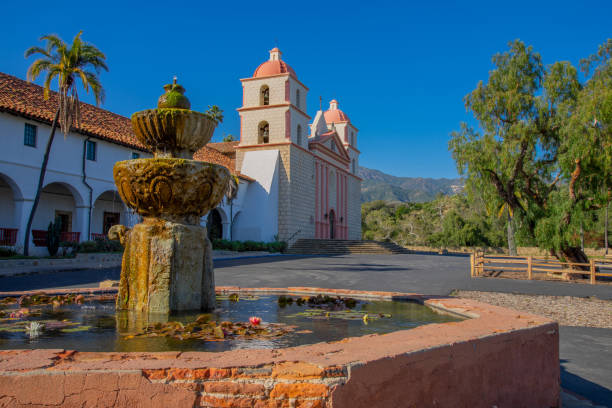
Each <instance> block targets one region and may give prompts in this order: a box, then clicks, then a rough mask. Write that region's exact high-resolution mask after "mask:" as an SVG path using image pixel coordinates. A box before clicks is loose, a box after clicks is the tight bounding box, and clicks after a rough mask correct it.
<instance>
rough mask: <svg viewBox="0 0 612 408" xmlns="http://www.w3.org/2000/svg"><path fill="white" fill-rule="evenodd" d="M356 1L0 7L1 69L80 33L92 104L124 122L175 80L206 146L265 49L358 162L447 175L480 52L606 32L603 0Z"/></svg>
mask: <svg viewBox="0 0 612 408" xmlns="http://www.w3.org/2000/svg"><path fill="white" fill-rule="evenodd" d="M66 3H68V2H66ZM360 3H361V2H354V1H346V2H345V1H335V2H329V1H327V2H317V1H311V2H287V1H284V2H274V1H266V2H259V3H258V2H252V1H251V2H240V1H236V2H225V1H216V2H209V1H206V2H204V1H198V2H187V1H185V2H176V1H175V2H170V1H168V2H164V3H157V2H154V1H148V2H125V1H124V2H116V1H105V2H81V3H80V4H79V5H78V6H77V5H75V4H76V3H75V4H72V5H66V6H63V5H62V4H59V5H58V3H55V2H37V1H31V2H28V3H27V4H26V3H21V2H8V3H5V4H3V6H2V8H3V14H4V15H5V16H11V18H10V19H4V21H3V23H2V24H1V25H0V35H1V38H4V39H5V40H4V41H3V44H2V46H1V47H0V71H2V72H6V73H8V74H11V75H16V76H18V77H20V78H25V73H26V70H27V67H28V65H29V63H31V61H32V60H25V59H24V58H23V52H24V51H25V49H26V48H28V47H29V46H32V45H37V44H38V38H39V37H40V36H41V35H43V34H46V33H56V34H59V35H60V36H61V37H62V38H64V40H66V41H68V40H71V39H72V37H73V36H74V35H75V34H76V33H77V32H78V31H79V30H83V31H84V34H83V38H84V39H85V40H87V41H89V42H91V43H93V44H95V45H96V46H97V47H98V48H100V49H101V50H102V51H104V52H105V53H106V55H107V60H108V65H109V67H110V71H109V72H108V73H103V74H102V76H101V79H102V82H103V85H104V87H105V89H106V101H105V103H104V105H103V106H102V107H103V108H105V109H108V110H111V111H113V112H116V113H119V114H122V115H126V116H129V115H130V114H131V113H132V112H134V111H137V110H141V109H146V108H151V107H154V106H155V103H156V101H157V98H158V96H159V95H160V94H161V93H162V92H163V90H162V86H163V84H165V83H168V82H169V81H170V80H171V78H172V76H173V75H177V76H178V78H179V82H180V83H181V84H182V85H183V86H184V87H185V88H187V96H188V97H189V98H190V100H191V103H192V108H193V109H197V110H205V109H206V107H207V105H210V104H216V105H219V106H220V107H221V108H222V109H223V110H224V111H225V121H224V122H223V124H222V125H220V127H219V128H218V129H217V131H216V133H215V140H219V139H220V138H221V137H222V135H223V134H224V133H231V134H234V135H239V118H238V114H237V112H236V111H235V109H236V108H238V107H239V106H240V104H241V101H242V95H241V92H242V88H241V86H240V82H239V79H240V78H245V77H249V76H251V75H252V74H253V71H254V69H255V68H256V67H257V66H258V65H259V64H260V63H261V62H263V61H265V60H266V59H267V58H268V50H269V49H271V48H272V47H274V46H275V45H278V47H279V48H280V49H281V50H282V51H283V58H284V60H285V61H286V62H287V63H289V64H290V65H291V66H292V67H293V68H294V69H295V71H296V72H297V75H298V78H299V79H300V80H301V81H302V82H303V83H304V84H305V85H306V86H308V87H309V88H310V92H309V94H308V113H309V114H310V115H311V116H314V113H315V111H316V110H317V109H318V106H319V96H322V97H323V101H324V107H325V106H327V103H328V102H329V100H331V99H332V98H336V99H338V101H339V103H340V109H342V110H343V111H344V112H345V113H347V114H348V115H349V117H350V118H351V120H352V122H353V123H354V125H355V126H357V128H358V129H359V130H360V134H359V135H360V139H359V141H358V144H359V149H360V150H361V152H362V155H361V165H363V166H366V167H370V168H376V169H379V170H382V171H384V172H387V173H390V174H393V175H397V176H409V177H455V176H456V175H457V172H456V168H455V164H454V162H453V160H452V158H451V156H450V153H449V152H448V150H447V142H448V138H449V133H450V132H451V131H453V130H455V129H458V128H459V123H460V122H461V121H466V120H469V118H470V116H469V115H468V114H467V113H466V111H465V108H464V105H463V97H464V96H465V95H466V94H467V93H468V92H470V91H471V90H473V89H474V87H475V86H476V84H477V83H478V81H479V80H486V78H487V74H488V71H489V70H490V69H491V68H492V66H491V56H492V55H493V54H495V53H497V52H501V51H505V50H506V49H507V43H508V42H509V41H511V40H514V39H516V38H520V39H521V40H523V41H524V42H526V43H527V44H530V45H533V46H534V48H535V49H536V51H538V52H540V54H542V57H543V59H544V62H545V63H547V64H549V63H552V62H554V61H557V60H569V61H571V62H572V63H574V64H577V63H578V61H579V60H580V58H582V57H585V56H587V55H589V54H591V53H593V52H595V50H596V49H597V46H598V45H599V44H601V43H603V42H604V41H605V40H606V38H608V37H610V36H612V23H611V21H612V19H611V18H612V2H611V1H609V0H608V1H546V2H543V1H542V2H539V1H529V2H524V1H513V2H493V1H483V2H467V1H461V2H395V1H394V2H387V1H377V2H368V3H367V4H368V5H367V6H366V5H361V4H360ZM38 83H41V81H38ZM82 99H83V100H85V101H88V102H91V98H88V97H86V96H85V97H82Z"/></svg>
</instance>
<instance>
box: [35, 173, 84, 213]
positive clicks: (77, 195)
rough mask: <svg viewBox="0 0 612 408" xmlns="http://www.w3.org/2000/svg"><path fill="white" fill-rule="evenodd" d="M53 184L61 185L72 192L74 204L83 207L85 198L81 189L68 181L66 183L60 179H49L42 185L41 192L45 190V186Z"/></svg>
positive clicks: (51, 186)
mask: <svg viewBox="0 0 612 408" xmlns="http://www.w3.org/2000/svg"><path fill="white" fill-rule="evenodd" d="M53 186H56V187H57V186H61V187H63V188H65V189H66V190H68V191H69V192H70V194H72V198H73V199H74V204H75V205H76V206H77V207H83V206H85V205H86V203H85V199H84V198H83V195H82V194H81V191H80V190H79V189H78V188H76V187H75V186H73V185H72V184H70V183H66V182H64V181H61V180H53V179H51V180H49V181H48V182H47V184H45V186H44V187H43V192H44V191H45V189H47V188H52V189H53V188H54V187H53ZM41 201H42V197H41Z"/></svg>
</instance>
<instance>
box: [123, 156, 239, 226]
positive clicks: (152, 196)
mask: <svg viewBox="0 0 612 408" xmlns="http://www.w3.org/2000/svg"><path fill="white" fill-rule="evenodd" d="M113 176H114V179H115V183H116V184H117V187H118V190H119V195H120V196H121V198H122V199H123V201H124V202H125V203H126V205H128V206H129V207H130V208H133V209H134V210H136V211H137V212H138V213H139V214H140V215H142V216H145V217H161V216H168V215H173V216H178V217H189V216H191V218H194V219H193V220H191V221H192V222H191V223H199V217H201V216H203V215H204V214H206V213H207V212H208V211H210V209H212V208H215V207H216V206H217V205H218V204H219V203H220V202H221V200H222V198H223V194H224V193H225V190H226V188H227V183H228V181H229V178H230V173H229V171H228V170H227V169H226V168H225V167H223V166H221V165H218V164H212V163H205V162H200V161H196V160H187V159H179V158H154V159H135V160H125V161H120V162H117V163H116V164H115V167H114V168H113Z"/></svg>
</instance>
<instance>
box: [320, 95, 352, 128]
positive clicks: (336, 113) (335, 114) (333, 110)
mask: <svg viewBox="0 0 612 408" xmlns="http://www.w3.org/2000/svg"><path fill="white" fill-rule="evenodd" d="M323 115H324V116H325V122H327V123H338V122H350V120H349V117H348V116H347V115H346V113H344V112H342V111H341V110H340V109H338V101H337V100H335V99H333V100H332V101H331V102H330V103H329V109H328V110H326V111H325V113H324V114H323Z"/></svg>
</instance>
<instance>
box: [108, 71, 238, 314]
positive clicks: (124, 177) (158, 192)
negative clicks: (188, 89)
mask: <svg viewBox="0 0 612 408" xmlns="http://www.w3.org/2000/svg"><path fill="white" fill-rule="evenodd" d="M164 89H165V91H166V93H165V94H163V95H162V96H161V97H160V98H159V100H158V103H157V109H148V110H144V111H141V112H136V113H134V114H133V115H132V126H133V128H134V132H135V133H136V137H137V138H138V140H139V141H140V142H142V143H143V144H144V145H145V146H147V147H148V148H149V149H151V151H152V152H153V153H154V158H150V159H135V160H126V161H121V162H117V163H116V164H115V167H114V169H113V175H114V179H115V183H116V185H117V188H118V190H119V195H120V196H121V198H122V199H123V201H124V202H125V203H126V205H128V206H129V207H130V208H132V209H134V210H135V211H136V212H137V213H138V214H140V215H141V216H142V217H143V221H142V222H141V223H139V224H136V225H135V226H134V227H133V228H132V229H128V228H126V227H125V226H123V225H116V226H113V227H112V228H111V230H110V231H109V238H111V239H119V240H120V241H121V243H122V245H123V246H124V247H125V251H124V254H123V262H122V266H121V280H120V283H119V293H118V296H117V310H132V311H137V312H147V313H149V312H150V313H169V312H174V311H182V310H198V309H199V310H205V311H208V310H212V309H214V306H215V283H214V275H213V264H212V245H211V243H210V241H209V240H208V236H207V231H206V228H205V227H202V226H201V225H200V219H201V217H202V216H203V215H204V214H206V213H207V212H208V211H210V210H211V209H212V208H215V207H216V206H217V205H218V204H219V203H220V202H221V200H222V198H223V195H224V193H225V190H226V188H227V185H228V182H229V180H230V173H229V171H228V170H227V169H226V168H225V167H223V166H220V165H217V164H212V163H206V162H200V161H195V160H193V154H194V152H195V151H197V150H198V149H200V148H201V147H202V146H204V145H205V144H206V143H208V142H209V140H210V139H211V137H212V135H213V132H214V129H215V127H216V122H215V121H214V120H212V119H211V118H210V117H209V116H208V115H207V114H205V113H200V112H195V111H192V110H190V107H191V104H190V102H189V100H188V99H187V97H185V95H184V92H185V89H184V88H183V87H182V86H181V85H178V84H177V83H176V78H175V80H174V83H173V84H168V85H165V86H164Z"/></svg>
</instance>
